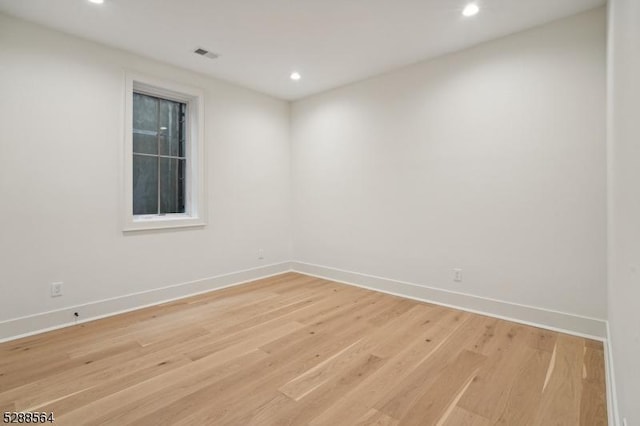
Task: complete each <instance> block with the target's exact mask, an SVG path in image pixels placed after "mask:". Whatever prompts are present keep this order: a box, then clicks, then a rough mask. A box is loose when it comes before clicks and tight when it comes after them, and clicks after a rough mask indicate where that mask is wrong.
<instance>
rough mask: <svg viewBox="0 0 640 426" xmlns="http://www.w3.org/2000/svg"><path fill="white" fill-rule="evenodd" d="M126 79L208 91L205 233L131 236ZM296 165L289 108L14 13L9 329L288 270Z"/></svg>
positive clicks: (5, 65) (8, 35)
mask: <svg viewBox="0 0 640 426" xmlns="http://www.w3.org/2000/svg"><path fill="white" fill-rule="evenodd" d="M212 66H215V65H214V64H213V63H212ZM125 70H134V71H138V72H141V73H145V74H148V75H152V76H155V77H159V78H162V79H166V80H171V81H175V82H178V83H182V84H187V85H191V86H197V87H200V88H202V89H203V90H204V92H205V113H206V117H205V127H206V130H205V136H206V138H205V144H206V163H207V167H208V170H207V173H208V179H207V185H208V205H209V225H208V226H207V227H206V228H205V229H193V230H179V231H167V232H148V233H138V234H127V235H125V234H123V232H122V230H121V229H122V228H121V219H122V216H123V214H122V211H121V205H120V203H121V179H122V171H121V158H122V141H123V137H124V130H123V128H124V84H125V77H124V75H125ZM289 156H290V147H289V105H288V103H286V102H284V101H280V100H276V99H273V98H270V97H268V96H264V95H261V94H258V93H255V92H252V91H250V90H247V89H243V88H240V87H237V86H234V85H231V84H228V83H225V82H221V81H217V80H213V79H210V78H205V77H203V76H201V75H198V74H195V73H192V72H187V71H184V70H180V69H178V68H175V67H172V66H168V65H164V64H161V63H157V62H154V61H151V60H147V59H143V58H140V57H137V56H134V55H131V54H128V53H125V52H122V51H118V50H115V49H110V48H108V47H105V46H102V45H98V44H94V43H90V42H87V41H83V40H80V39H78V38H75V37H70V36H67V35H64V34H62V33H59V32H54V31H50V30H47V29H44V28H43V27H39V26H35V25H32V24H28V23H25V22H23V21H19V20H16V19H13V18H9V17H7V16H4V15H0V194H1V200H0V223H2V233H1V235H0V291H1V296H0V321H2V320H6V319H10V318H16V317H19V316H24V315H31V314H36V313H40V312H45V311H50V310H55V309H59V308H63V307H67V306H73V305H78V304H84V303H88V302H92V301H96V300H100V299H105V298H111V297H116V296H122V295H126V294H131V293H134V292H141V291H146V290H151V289H155V288H159V287H164V286H167V285H173V284H178V283H183V282H186V281H190V280H197V279H203V278H207V277H211V276H215V275H218V274H224V273H229V272H232V271H238V270H243V269H247V268H253V267H258V266H261V265H265V264H270V263H277V262H283V261H288V260H289V259H290V257H291V253H290V227H289V224H290V218H289V216H290V207H289V200H290V180H289V179H290V158H289ZM258 249H264V251H265V259H264V260H263V261H259V260H258V259H257V250H258ZM52 281H63V282H64V293H65V294H64V296H62V297H60V298H55V299H54V298H51V297H49V283H50V282H52Z"/></svg>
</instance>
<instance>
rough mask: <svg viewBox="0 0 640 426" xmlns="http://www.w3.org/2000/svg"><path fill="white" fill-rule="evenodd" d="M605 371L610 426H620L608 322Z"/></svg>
mask: <svg viewBox="0 0 640 426" xmlns="http://www.w3.org/2000/svg"><path fill="white" fill-rule="evenodd" d="M604 369H605V377H606V381H607V414H608V415H609V425H611V426H620V425H621V423H620V415H619V412H618V395H617V392H616V375H615V371H614V368H613V347H612V346H611V330H610V328H609V322H607V340H605V342H604Z"/></svg>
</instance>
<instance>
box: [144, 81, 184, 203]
mask: <svg viewBox="0 0 640 426" xmlns="http://www.w3.org/2000/svg"><path fill="white" fill-rule="evenodd" d="M186 109H187V106H186V104H184V103H181V102H175V101H171V100H168V99H162V98H158V97H155V96H149V95H145V94H142V93H134V94H133V214H134V215H141V214H165V213H184V212H185V184H186V180H185V176H186V167H187V159H186V157H185V152H186V149H185V139H186V133H185V114H186Z"/></svg>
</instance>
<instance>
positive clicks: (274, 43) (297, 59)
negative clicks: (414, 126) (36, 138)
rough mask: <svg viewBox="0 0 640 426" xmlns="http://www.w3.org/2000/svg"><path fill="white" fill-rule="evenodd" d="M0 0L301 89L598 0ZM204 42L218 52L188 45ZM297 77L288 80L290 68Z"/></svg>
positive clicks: (61, 24) (148, 48) (98, 33)
mask: <svg viewBox="0 0 640 426" xmlns="http://www.w3.org/2000/svg"><path fill="white" fill-rule="evenodd" d="M466 3H467V0H105V2H104V4H102V5H94V4H91V3H89V2H88V1H87V0H0V11H2V12H4V13H7V14H10V15H14V16H18V17H21V18H24V19H27V20H30V21H34V22H38V23H41V24H44V25H47V26H50V27H53V28H57V29H60V30H62V31H65V32H67V33H71V34H74V35H77V36H80V37H84V38H87V39H90V40H95V41H98V42H102V43H105V44H108V45H111V46H115V47H119V48H122V49H126V50H129V51H132V52H135V53H139V54H142V55H145V56H148V57H151V58H155V59H158V60H161V61H165V62H168V63H171V64H175V65H179V66H181V67H184V68H188V69H191V70H194V71H199V72H201V73H205V74H208V75H211V76H215V77H218V78H222V79H225V80H229V81H233V82H235V83H238V84H241V85H243V86H247V87H250V88H253V89H256V90H259V91H261V92H265V93H268V94H271V95H273V96H276V97H279V98H284V99H299V98H301V97H304V96H307V95H310V94H313V93H317V92H320V91H323V90H327V89H331V88H334V87H337V86H341V85H344V84H347V83H351V82H353V81H357V80H361V79H363V78H367V77H370V76H373V75H376V74H380V73H382V72H385V71H388V70H391V69H393V68H397V67H401V66H403V65H407V64H411V63H414V62H417V61H420V60H424V59H428V58H432V57H435V56H438V55H441V54H443V53H446V52H451V51H454V50H459V49H463V48H465V47H469V46H472V45H474V44H478V43H480V42H482V41H486V40H489V39H492V38H496V37H499V36H502V35H506V34H509V33H513V32H516V31H520V30H523V29H526V28H530V27H533V26H536V25H539V24H542V23H545V22H548V21H551V20H554V19H558V18H562V17H565V16H569V15H572V14H575V13H578V12H581V11H585V10H587V9H591V8H593V7H596V6H599V5H602V4H604V3H605V0H478V1H477V3H478V4H479V5H480V6H481V11H480V13H479V14H478V15H476V16H474V17H472V18H464V17H463V16H462V15H461V13H460V12H461V10H462V8H463V7H464V5H465V4H466ZM197 47H204V48H206V49H209V50H211V51H213V52H216V53H219V54H220V57H219V58H218V59H215V60H210V59H207V58H204V57H200V56H197V55H195V54H194V53H192V52H193V50H194V49H195V48H197ZM293 70H297V71H299V72H300V73H301V74H302V79H301V80H300V81H298V82H293V81H291V80H290V79H289V74H290V73H291V71H293Z"/></svg>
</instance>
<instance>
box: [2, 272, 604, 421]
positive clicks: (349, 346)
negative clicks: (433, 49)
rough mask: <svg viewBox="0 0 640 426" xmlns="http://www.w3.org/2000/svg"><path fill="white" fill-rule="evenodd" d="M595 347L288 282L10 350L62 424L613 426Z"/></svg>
mask: <svg viewBox="0 0 640 426" xmlns="http://www.w3.org/2000/svg"><path fill="white" fill-rule="evenodd" d="M604 383H605V381H604V366H603V348H602V344H601V343H599V342H595V341H591V340H586V339H582V338H578V337H573V336H568V335H565V334H559V333H554V332H550V331H546V330H542V329H537V328H533V327H528V326H524V325H520V324H515V323H511V322H508V321H502V320H498V319H494V318H489V317H484V316H480V315H475V314H470V313H466V312H462V311H457V310H454V309H448V308H443V307H440V306H436V305H431V304H427V303H420V302H416V301H412V300H407V299H402V298H399V297H394V296H389V295H386V294H381V293H376V292H372V291H368V290H364V289H360V288H357V287H351V286H346V285H341V284H336V283H333V282H330V281H325V280H321V279H316V278H312V277H307V276H304V275H300V274H295V273H288V274H284V275H280V276H278V277H274V278H269V279H265V280H261V281H256V282H253V283H250V284H246V285H243V286H239V287H233V288H229V289H225V290H221V291H217V292H212V293H209V294H206V295H201V296H196V297H192V298H189V299H183V300H181V301H178V302H173V303H169V304H165V305H161V306H157V307H153V308H148V309H144V310H139V311H136V312H132V313H128V314H123V315H118V316H116V317H112V318H108V319H104V320H100V321H95V322H91V323H86V324H84V325H78V326H75V327H71V328H67V329H63V330H57V331H53V332H50V333H46V334H41V335H38V336H34V337H29V338H25V339H22V340H17V341H13V342H9V343H5V344H2V345H0V411H14V410H29V411H46V412H49V411H52V412H54V414H55V417H56V422H55V424H60V425H84V424H88V425H102V424H113V425H125V424H136V425H164V424H167V425H168V424H180V425H182V424H184V425H186V424H189V425H191V424H193V425H211V424H216V425H218V424H220V425H243V426H244V425H307V424H311V425H332V426H336V425H349V426H352V425H421V426H424V425H448V426H451V425H455V426H458V425H478V426H484V425H493V424H503V425H514V426H522V425H543V426H549V425H604V424H606V417H607V415H606V404H605V384H604Z"/></svg>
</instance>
